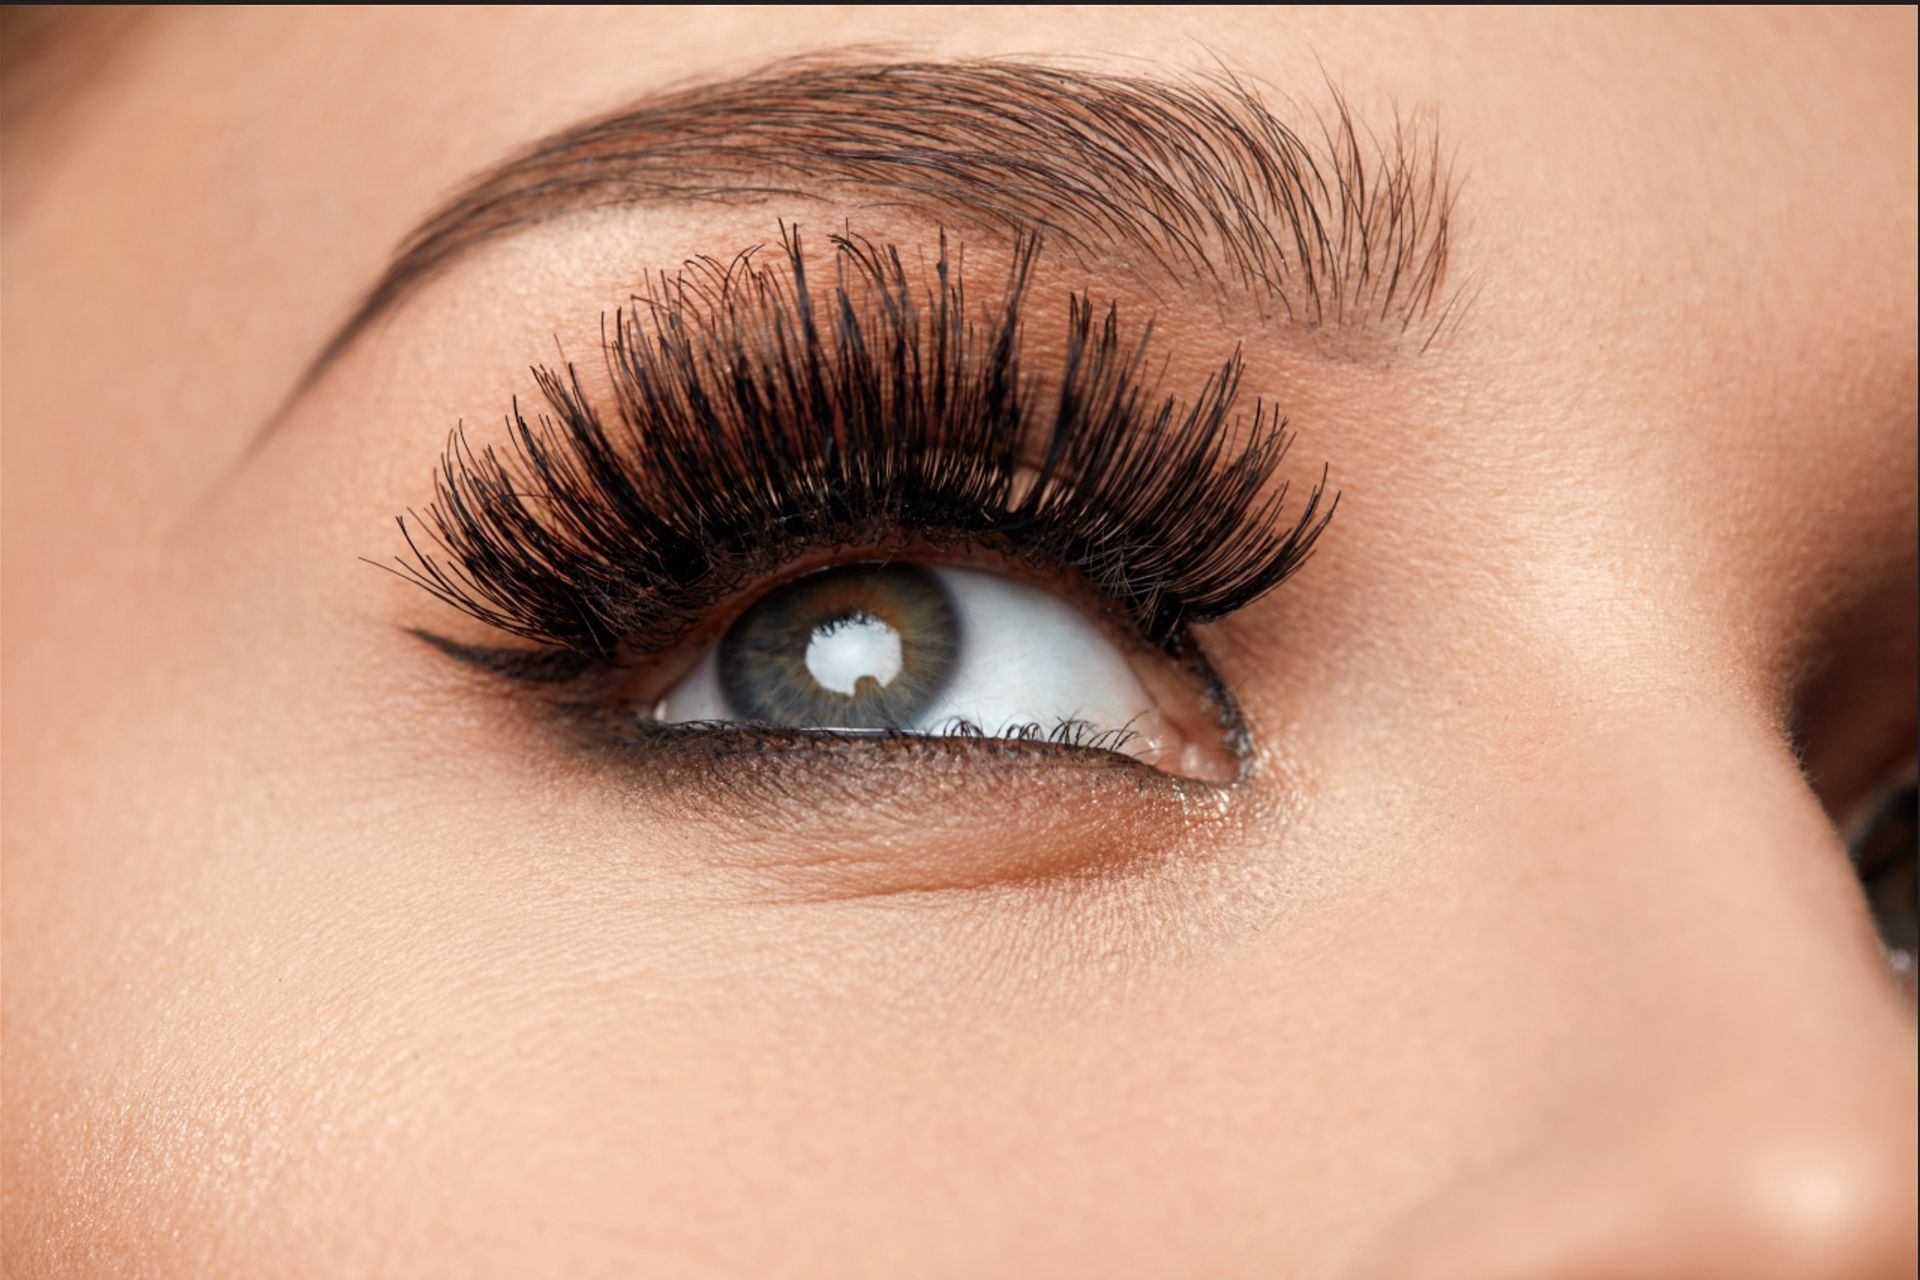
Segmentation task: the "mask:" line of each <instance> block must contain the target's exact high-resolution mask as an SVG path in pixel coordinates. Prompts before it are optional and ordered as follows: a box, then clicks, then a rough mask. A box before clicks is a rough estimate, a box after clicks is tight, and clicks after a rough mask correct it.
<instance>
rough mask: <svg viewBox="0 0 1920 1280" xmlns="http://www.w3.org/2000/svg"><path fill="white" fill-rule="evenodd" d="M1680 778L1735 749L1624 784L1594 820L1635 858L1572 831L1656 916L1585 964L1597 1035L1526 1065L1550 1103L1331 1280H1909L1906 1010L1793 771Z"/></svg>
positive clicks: (1916, 1083)
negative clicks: (1714, 781) (1630, 819)
mask: <svg viewBox="0 0 1920 1280" xmlns="http://www.w3.org/2000/svg"><path fill="white" fill-rule="evenodd" d="M1690 755H1691V756H1692V758H1693V759H1695V760H1697V759H1702V758H1706V759H1712V760H1715V761H1719V762H1725V761H1727V760H1728V759H1729V758H1731V757H1734V756H1737V755H1738V751H1737V750H1736V748H1735V746H1733V745H1728V746H1725V747H1723V748H1722V749H1719V750H1713V751H1706V752H1704V753H1702V752H1700V751H1692V752H1688V751H1682V752H1677V753H1676V754H1675V757H1674V758H1673V759H1665V760H1662V759H1657V758H1649V759H1648V760H1647V761H1646V762H1645V763H1646V766H1647V768H1648V769H1650V770H1653V771H1655V772H1653V773H1646V772H1640V771H1639V766H1638V765H1635V766H1633V768H1632V770H1630V771H1629V772H1623V774H1622V775H1621V776H1622V777H1623V779H1629V780H1631V782H1632V787H1631V790H1632V792H1633V795H1634V801H1635V803H1634V804H1633V805H1632V806H1629V805H1628V804H1626V803H1625V800H1624V798H1623V797H1622V796H1618V795H1617V796H1615V797H1613V798H1612V801H1611V807H1612V808H1613V809H1614V810H1615V811H1616V812H1625V811H1626V810H1627V809H1628V808H1629V807H1631V808H1633V809H1634V812H1635V817H1634V827H1633V832H1634V834H1635V836H1636V837H1637V838H1635V839H1631V840H1629V839H1624V838H1623V837H1622V828H1621V826H1620V824H1619V823H1618V822H1617V821H1615V822H1613V823H1612V824H1611V825H1609V824H1608V823H1607V822H1605V821H1602V820H1601V819H1600V818H1598V817H1596V818H1595V819H1594V820H1593V821H1592V822H1591V823H1583V824H1582V825H1583V828H1584V830H1585V831H1586V832H1587V833H1589V835H1590V837H1591V843H1586V844H1583V847H1581V848H1579V849H1577V850H1575V851H1574V853H1575V855H1576V856H1577V857H1579V858H1580V859H1581V860H1582V861H1583V863H1584V865H1586V866H1588V867H1593V866H1596V865H1600V864H1597V863H1595V862H1593V861H1592V859H1594V858H1599V857H1604V858H1605V859H1607V862H1606V864H1605V865H1606V866H1607V867H1608V868H1609V870H1610V873H1612V874H1617V875H1619V876H1621V877H1625V878H1627V879H1629V880H1630V881H1631V882H1632V883H1635V884H1637V885H1641V886H1644V892H1643V900H1644V901H1646V902H1647V903H1648V904H1649V905H1648V906H1647V908H1646V909H1645V910H1644V911H1642V912H1641V913H1640V915H1639V917H1638V920H1637V921H1636V920H1634V919H1632V918H1623V919H1621V920H1620V921H1618V925H1619V927H1618V929H1617V931H1616V932H1615V933H1614V936H1612V937H1611V938H1610V940H1609V941H1608V943H1607V945H1606V946H1604V947H1595V948H1592V949H1590V950H1587V951H1585V952H1583V953H1582V954H1581V957H1580V961H1579V963H1580V964H1581V965H1582V966H1583V973H1584V976H1585V977H1586V978H1587V979H1589V981H1588V982H1587V983H1586V984H1585V985H1584V987H1583V988H1582V990H1583V992H1584V995H1585V999H1586V1001H1587V1004H1582V1005H1580V1006H1578V1007H1576V1008H1574V1009H1572V1010H1567V1011H1565V1012H1566V1018H1565V1021H1566V1023H1567V1024H1568V1025H1573V1024H1576V1023H1578V1024H1581V1025H1590V1024H1592V1023H1594V1022H1595V1021H1596V1020H1599V1022H1600V1024H1601V1025H1602V1026H1603V1028H1604V1029H1603V1031H1602V1032H1601V1033H1600V1034H1597V1035H1595V1034H1587V1033H1584V1032H1583V1033H1582V1034H1580V1035H1577V1036H1567V1037H1564V1038H1563V1039H1562V1040H1560V1041H1559V1042H1557V1043H1555V1044H1553V1045H1551V1046H1548V1045H1542V1046H1540V1047H1539V1048H1538V1051H1537V1054H1536V1057H1537V1066H1538V1067H1539V1070H1540V1074H1541V1076H1542V1077H1543V1078H1546V1079H1550V1080H1552V1081H1554V1082H1556V1083H1555V1084H1554V1085H1553V1086H1552V1087H1551V1088H1550V1089H1548V1090H1547V1091H1546V1092H1545V1093H1544V1094H1543V1095H1542V1096H1543V1097H1546V1098H1548V1099H1549V1101H1548V1103H1547V1104H1546V1105H1544V1106H1541V1107H1540V1108H1539V1113H1538V1115H1537V1117H1535V1118H1533V1119H1530V1120H1528V1121H1526V1122H1525V1123H1523V1124H1517V1125H1516V1126H1515V1127H1514V1129H1513V1130H1512V1132H1511V1134H1510V1135H1509V1137H1508V1138H1507V1139H1504V1140H1503V1142H1504V1144H1505V1145H1504V1147H1503V1148H1501V1149H1500V1150H1502V1151H1504V1154H1496V1155H1490V1156H1487V1157H1483V1158H1482V1160H1481V1162H1480V1163H1479V1164H1478V1165H1477V1167H1470V1168H1464V1169H1462V1170H1460V1171H1459V1172H1458V1173H1457V1174H1456V1175H1455V1176H1453V1177H1452V1178H1451V1179H1450V1180H1448V1181H1446V1182H1444V1183H1443V1184H1442V1185H1440V1186H1438V1187H1436V1188H1433V1189H1431V1190H1430V1191H1429V1192H1428V1193H1427V1194H1426V1195H1425V1196H1424V1198H1421V1199H1420V1200H1418V1202H1417V1203H1415V1204H1414V1205H1413V1206H1412V1207H1410V1208H1408V1209H1407V1210H1405V1211H1404V1212H1403V1213H1401V1214H1400V1215H1399V1216H1398V1217H1397V1218H1396V1219H1395V1220H1394V1221H1393V1223H1392V1225H1391V1226H1389V1227H1388V1228H1387V1229H1386V1230H1385V1231H1384V1232H1383V1233H1382V1234H1381V1236H1379V1237H1378V1238H1376V1239H1375V1240H1374V1241H1373V1242H1372V1243H1371V1244H1370V1246H1369V1247H1367V1248H1364V1249H1363V1250H1362V1251H1361V1254H1360V1257H1359V1258H1358V1259H1357V1260H1356V1262H1355V1265H1354V1266H1353V1267H1352V1268H1351V1269H1350V1270H1349V1271H1348V1272H1346V1273H1344V1274H1343V1278H1342V1280H1912V1278H1913V1277H1914V1276H1915V1275H1916V1272H1917V1271H1920V1242H1917V1241H1916V1229H1917V1228H1916V1199H1917V1197H1920V1136H1917V1135H1920V1055H1917V1053H1916V1041H1915V1027H1914V1021H1913V1009H1912V1006H1911V1004H1910V1002H1909V997H1908V996H1907V995H1906V994H1905V993H1903V992H1901V991H1900V989H1899V988H1898V986H1897V985H1896V984H1895V982H1894V981H1893V980H1892V978H1891V976H1890V974H1888V973H1887V972H1885V970H1884V966H1878V965H1877V961H1878V957H1877V955H1876V954H1875V949H1874V947H1873V946H1872V944H1871V928H1870V926H1869V925H1868V923H1867V918H1866V915H1865V912H1864V909H1863V908H1861V907H1860V904H1859V895H1858V891H1857V889H1855V888H1854V887H1853V885H1851V884H1850V883H1848V882H1847V881H1846V879H1845V877H1847V876H1849V875H1850V872H1849V871H1848V869H1847V865H1846V862H1845V858H1844V854H1843V852H1842V851H1841V849H1840V848H1839V846H1838V844H1837V842H1836V841H1835V839H1834V837H1833V836H1832V834H1831V831H1830V828H1829V827H1828V826H1827V825H1826V823H1825V821H1824V819H1823V818H1822V816H1821V815H1820V812H1819V810H1818V806H1817V804H1816V803H1815V802H1814V801H1813V800H1812V799H1811V797H1810V796H1808V795H1806V793H1805V789H1804V787H1800V786H1799V785H1798V775H1797V773H1796V772H1794V771H1792V770H1791V766H1790V764H1789V763H1787V762H1784V761H1781V760H1777V759H1776V760H1774V761H1772V762H1766V761H1757V762H1756V761H1752V760H1751V758H1750V761H1749V764H1748V765H1742V766H1739V767H1737V768H1734V769H1732V770H1731V771H1730V776H1729V777H1728V778H1727V779H1726V781H1727V782H1728V784H1729V787H1728V788H1721V787H1717V786H1714V785H1710V784H1709V783H1708V782H1707V781H1706V780H1704V779H1703V778H1702V777H1701V774H1700V770H1699V769H1698V767H1697V766H1695V765H1690V764H1689V760H1688V757H1689V756H1690ZM1588 776H1589V777H1591V776H1592V771H1591V770H1589V771H1588ZM1660 779H1664V781H1665V783H1667V784H1670V785H1662V782H1661V781H1660ZM1663 805H1664V806H1666V808H1665V811H1664V812H1657V811H1658V810H1660V808H1661V806H1663ZM1562 812H1565V810H1563V811H1562ZM1703 815H1704V817H1703ZM1582 816H1583V817H1584V815H1582ZM1703 821H1704V822H1705V823H1706V824H1708V826H1709V827H1710V828H1711V829H1707V828H1704V827H1703V826H1702V823H1703ZM1656 833H1657V834H1656ZM1535 847H1536V848H1537V847H1539V846H1535ZM1586 883H1587V884H1588V885H1592V884H1594V883H1596V882H1595V881H1594V880H1593V879H1592V878H1591V877H1589V879H1588V880H1587V881H1586ZM1589 1005H1597V1006H1605V1008H1604V1009H1600V1010H1596V1009H1594V1008H1590V1007H1588V1006H1589ZM1514 1105H1515V1106H1516V1107H1528V1108H1531V1107H1532V1106H1533V1105H1534V1104H1532V1103H1530V1102H1529V1103H1521V1102H1515V1104H1514ZM1529 1114H1532V1113H1531V1110H1529Z"/></svg>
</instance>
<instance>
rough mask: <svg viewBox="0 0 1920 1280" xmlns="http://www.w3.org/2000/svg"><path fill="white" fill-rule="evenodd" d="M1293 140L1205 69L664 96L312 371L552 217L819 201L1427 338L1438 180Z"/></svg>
mask: <svg viewBox="0 0 1920 1280" xmlns="http://www.w3.org/2000/svg"><path fill="white" fill-rule="evenodd" d="M1332 103H1333V105H1332V107H1331V109H1330V110H1329V111H1328V112H1327V113H1325V114H1323V115H1322V116H1320V117H1318V118H1316V119H1315V120H1314V121H1313V122H1312V127H1311V128H1310V130H1309V132H1307V133H1306V134H1304V135H1303V134H1302V133H1300V132H1296V130H1295V129H1294V128H1292V127H1290V126H1289V125H1287V124H1286V123H1284V122H1283V121H1282V120H1281V119H1280V118H1279V117H1278V116H1276V115H1275V114H1274V113H1273V112H1272V111H1271V110H1269V109H1268V108H1267V106H1266V105H1265V103H1264V102H1263V101H1262V100H1261V98H1260V97H1259V95H1258V94H1257V93H1256V92H1255V91H1254V90H1253V89H1252V88H1251V87H1250V86H1248V85H1247V84H1245V83H1244V82H1242V81H1240V80H1237V79H1234V78H1232V77H1230V76H1227V75H1225V74H1219V75H1215V76H1212V77H1209V78H1203V79H1194V80H1169V79H1153V78H1147V77H1141V76H1132V75H1119V74H1109V73H1101V72H1094V71H1083V70H1068V69H1063V68H1060V67H1055V66H1046V65H1036V64H1031V63H1019V62H1004V61H943V62H851V63H850V62H847V61H844V60H841V59H836V58H826V59H822V58H814V59H809V60H803V61H798V62H786V63H781V64H778V65H775V66H773V67H770V68H767V69H765V70H763V71H760V72H757V73H754V74H751V75H746V76H742V77H738V78H735V79H729V80H724V81H718V82H715V83H711V84H704V85H700V86H697V87H693V88H688V89H682V90H678V91H674V92H670V93H664V94H660V95H658V96H654V97H651V98H647V99H645V100H643V101H641V102H640V103H639V104H637V105H635V106H633V107H631V108H629V109H627V110H623V111H620V112H618V113H616V114H613V115H610V116H607V117H604V118H602V119H598V120H593V121H590V122H588V123H586V124H582V125H579V126H577V127H574V128H571V129H567V130H564V131H562V132H560V133H556V134H553V135H552V136H550V137H547V138H545V139H543V140H541V141H540V142H538V143H536V144H534V145H533V146H531V147H529V148H527V149H526V150H525V151H523V152H521V153H519V154H518V155H515V156H513V157H512V158H510V159H508V160H507V161H505V162H504V163H502V164H500V165H499V166H497V167H495V168H493V169H491V170H489V171H487V172H486V173H484V174H482V175H480V176H479V177H478V178H476V179H475V180H474V181H472V182H471V183H469V184H468V185H467V186H465V187H464V188H463V189H462V190H461V191H459V192H458V193H457V194H456V195H454V196H453V198H452V199H450V200H448V201H447V202H446V203H445V204H444V205H443V206H442V207H441V208H440V209H439V210H437V211H436V212H435V213H433V214H432V215H431V216H430V217H428V218H427V219H426V221H424V222H423V223H421V224H420V225H419V227H417V228H416V229H415V230H414V231H413V233H412V234H411V235H409V236H408V237H407V238H406V240H405V241H403V242H402V243H401V245H400V247H399V249H398V251H397V252H396V254H395V256H394V259H393V261H392V263H391V265H390V266H389V267H388V268H387V270H386V272H385V274H384V275H382V276H381V278H380V280H379V282H378V283H377V284H375V286H374V287H373V289H372V290H371V291H370V292H369V293H368V294H367V296H366V297H365V299H364V300H363V301H362V302H361V303H360V305H359V307H358V309H357V310H355V311H354V313H353V314H352V316H351V317H350V318H349V319H348V320H347V322H346V323H345V324H344V325H343V326H342V327H341V328H340V330H339V331H338V332H337V333H336V334H335V336H334V337H333V339H332V340H331V341H330V342H329V343H328V345H327V347H326V348H325V349H324V350H323V351H322V352H321V354H320V356H319V357H318V359H316V360H315V361H314V364H313V365H312V367H311V368H310V370H309V372H308V374H307V376H306V378H304V379H303V380H302V384H301V385H302V386H303V387H304V386H305V385H306V384H307V383H310V382H311V381H312V380H313V379H314V378H315V377H316V376H318V374H319V372H320V371H321V370H322V369H324V368H325V367H326V366H327V365H328V364H329V363H330V362H331V361H332V360H333V359H334V358H336V357H337V356H338V355H339V354H340V353H341V352H342V351H344V350H345V349H346V348H347V347H348V346H350V345H351V344H352V343H353V341H354V340H355V338H356V337H357V336H358V335H359V334H360V333H361V332H362V331H363V330H364V329H365V328H366V327H367V325H368V323H369V322H370V321H371V320H372V319H373V318H374V317H375V316H377V315H379V314H381V313H382V312H384V311H386V310H388V309H389V308H392V307H393V306H395V305H396V304H397V303H399V302H400V301H401V300H403V299H404V298H406V297H407V296H408V295H409V294H410V293H412V292H413V291H414V290H416V289H418V288H419V287H420V286H421V284H422V283H423V282H424V281H426V280H428V279H430V278H431V277H432V276H434V275H435V274H436V273H438V272H439V271H441V270H442V269H444V268H445V267H447V266H448V265H449V264H450V263H452V262H453V261H455V260H456V259H457V258H459V257H460V256H461V255H462V254H464V253H466V252H468V251H469V250H472V249H474V248H475V247H477V246H480V245H483V244H485V243H487V242H488V241H490V240H493V239H496V238H498V237H500V236H504V235H508V234H511V233H512V232H514V231H517V230H520V229H522V228H525V227H528V226H531V225H533V224H535V223H539V222H544V221H546V220H548V219H551V218H555V217H558V216H560V215H562V214H566V213H569V212H572V211H576V210H581V209H590V208H601V207H606V206H615V205H644V204H662V203H670V202H680V203H685V202H716V203H722V204H742V203H755V202H764V201H768V200H773V199H778V198H802V199H818V198H822V197H827V196H836V197H839V198H842V199H850V200H853V201H856V202H859V203H862V204H865V205H866V206H867V207H887V208H908V209H913V210H917V211H921V212H924V213H927V214H928V215H930V216H932V217H934V218H935V219H939V220H959V221H961V222H964V221H969V220H970V221H973V222H976V223H980V222H984V223H986V224H988V225H990V226H995V227H1000V228H1004V229H1006V230H1008V231H1013V232H1021V233H1028V234H1032V233H1038V234H1039V235H1040V236H1041V237H1043V238H1044V239H1045V240H1046V242H1047V243H1049V244H1050V245H1054V246H1064V248H1065V249H1067V250H1068V251H1071V252H1073V253H1075V254H1077V255H1079V256H1080V257H1081V258H1082V259H1084V260H1086V261H1089V262H1092V261H1097V260H1099V259H1100V258H1101V257H1103V256H1109V255H1111V254H1112V253H1113V252H1114V251H1115V250H1125V251H1128V252H1129V256H1131V257H1132V258H1134V259H1135V260H1136V261H1138V262H1141V263H1144V265H1145V266H1146V267H1147V269H1148V270H1151V271H1159V272H1163V273H1165V274H1167V275H1169V276H1171V277H1173V278H1174V279H1176V280H1182V281H1186V280H1190V279H1191V278H1193V277H1196V276H1197V277H1200V278H1202V279H1204V280H1206V281H1209V282H1212V283H1214V284H1217V285H1221V286H1225V287H1237V288H1239V289H1241V290H1244V291H1246V292H1247V293H1248V295H1249V296H1252V297H1256V298H1258V299H1260V300H1261V302H1262V304H1263V306H1264V305H1265V304H1266V303H1268V302H1270V303H1271V304H1272V308H1273V309H1274V310H1275V311H1277V313H1278V314H1279V315H1280V316H1281V318H1283V319H1287V320H1290V321H1292V322H1295V323H1299V324H1304V325H1308V326H1312V327H1315V328H1335V327H1346V326H1350V325H1354V324H1359V323H1366V324H1370V325H1373V324H1388V325H1391V326H1393V327H1394V329H1395V331H1396V332H1400V333H1406V332H1408V331H1410V330H1412V331H1415V332H1417V334H1418V335H1419V336H1420V338H1421V339H1422V341H1423V342H1426V341H1431V339H1432V337H1433V336H1434V334H1435V333H1436V332H1438V330H1439V329H1440V328H1442V327H1443V326H1444V325H1445V324H1446V323H1447V320H1448V316H1449V315H1450V314H1451V311H1452V306H1451V301H1452V299H1451V296H1450V295H1449V294H1448V293H1447V292H1446V290H1445V283H1446V279H1447V260H1448V255H1449V250H1450V247H1451V234H1450V229H1451V221H1452V213H1453V203H1454V185H1453V183H1452V180H1451V176H1450V172H1449V166H1448V164H1446V163H1445V161H1444V159H1443V157H1442V154H1441V151H1440V148H1439V144H1438V141H1437V139H1436V138H1435V137H1434V135H1433V134H1432V132H1431V131H1430V130H1424V129H1421V128H1418V127H1416V126H1413V125H1409V124H1407V123H1405V122H1401V121H1396V122H1395V124H1394V126H1393V127H1392V128H1391V129H1390V130H1388V131H1387V133H1386V134H1384V135H1377V134H1375V133H1373V132H1371V131H1368V130H1365V129H1363V128H1361V127H1360V126H1359V125H1358V124H1357V123H1356V121H1355V118H1354V116H1353V114H1352V112H1351V111H1350V110H1349V109H1348V107H1347V104H1346V102H1345V100H1344V99H1343V98H1342V97H1340V95H1339V94H1337V93H1334V94H1333V95H1332Z"/></svg>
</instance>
